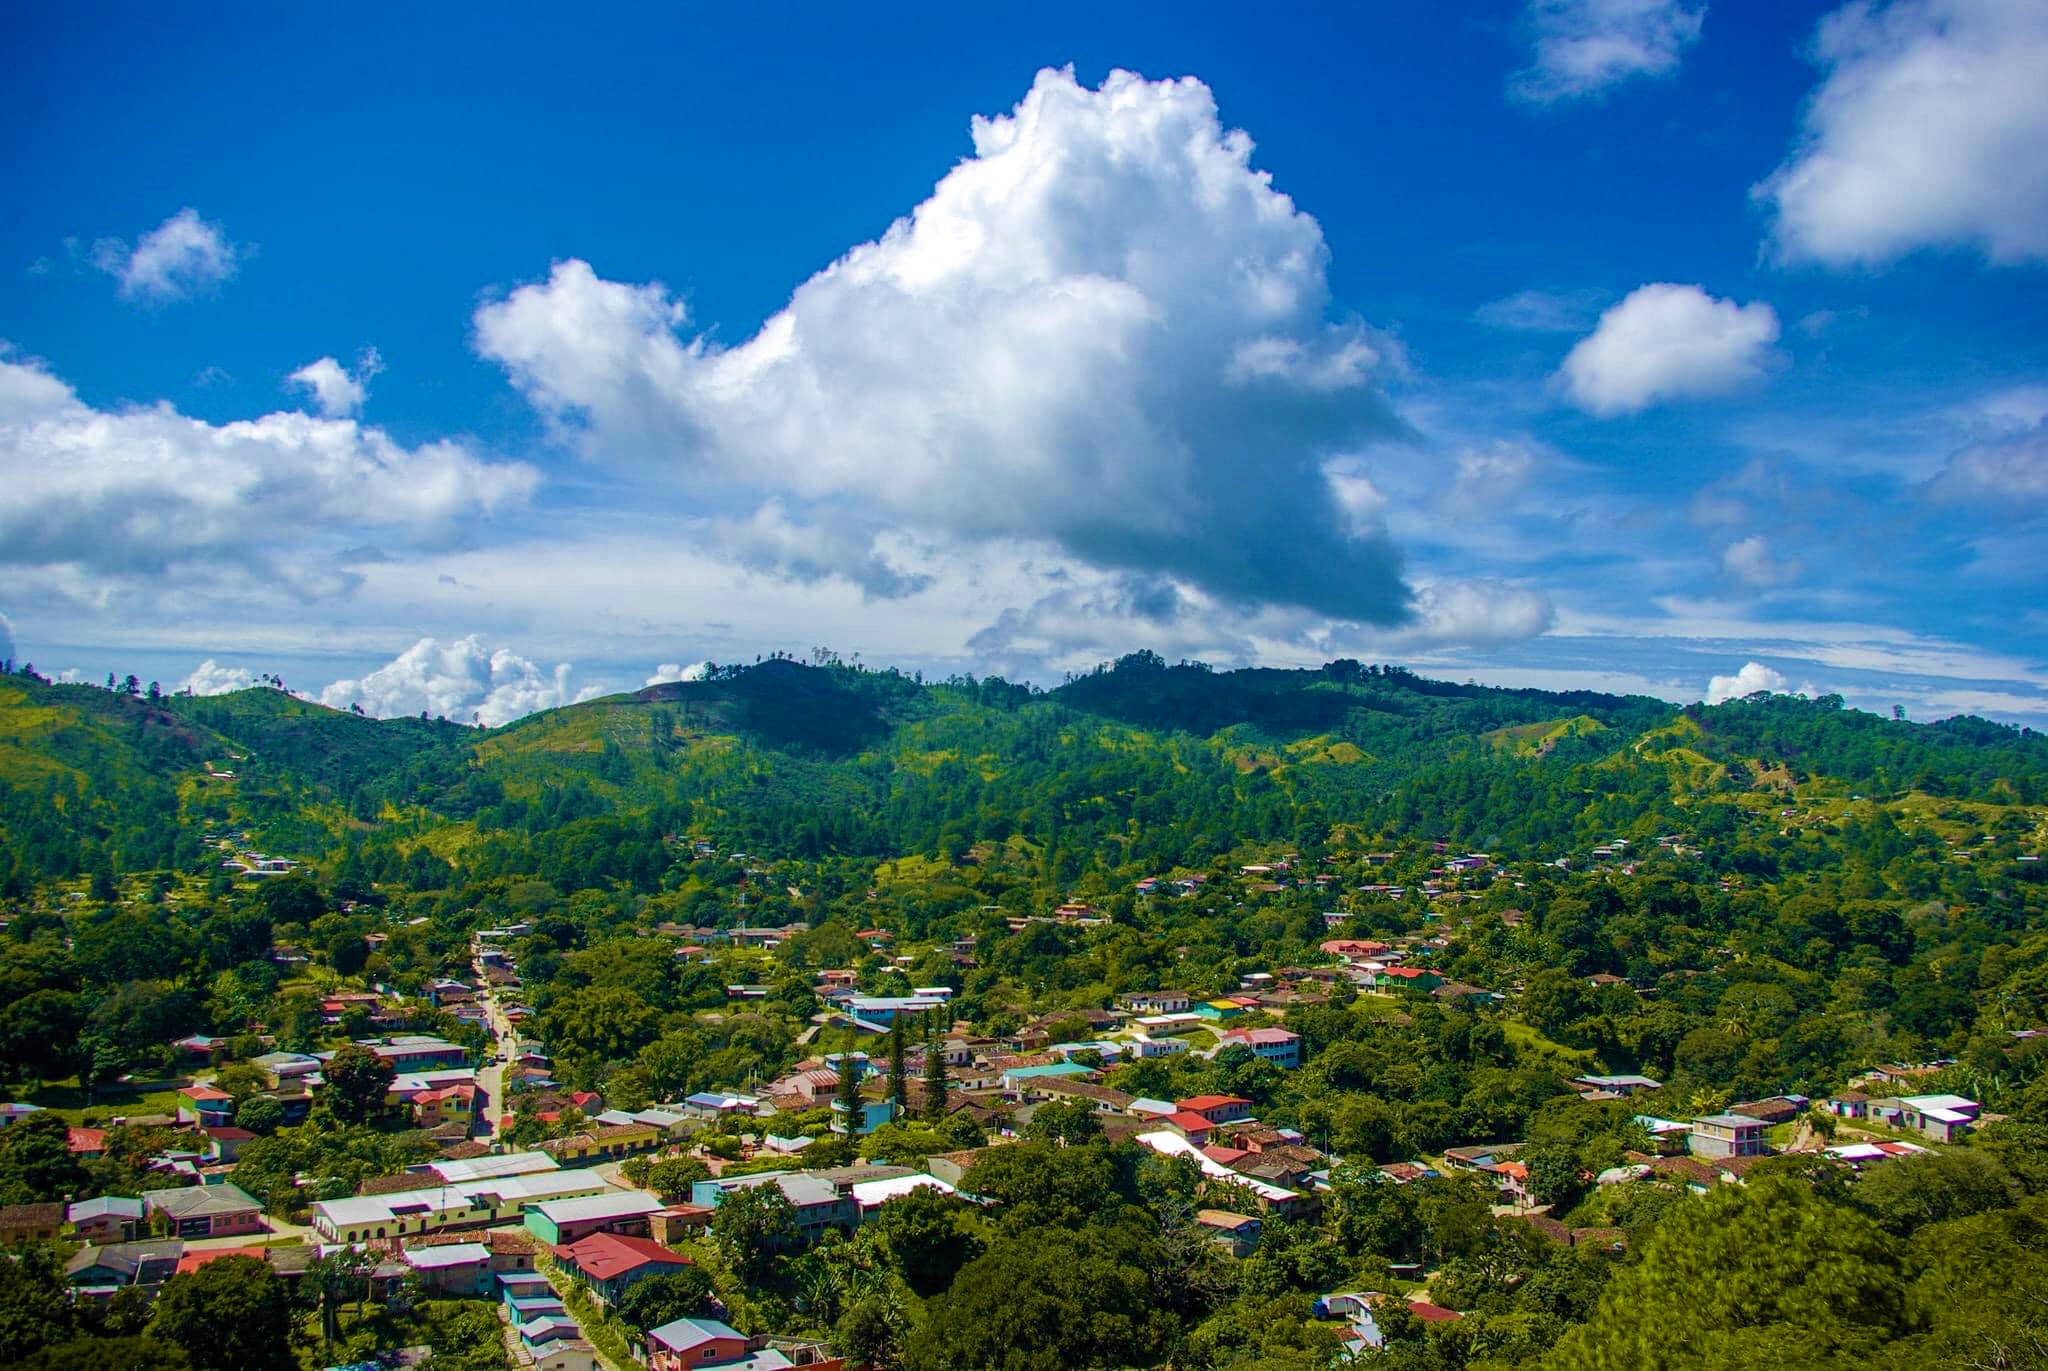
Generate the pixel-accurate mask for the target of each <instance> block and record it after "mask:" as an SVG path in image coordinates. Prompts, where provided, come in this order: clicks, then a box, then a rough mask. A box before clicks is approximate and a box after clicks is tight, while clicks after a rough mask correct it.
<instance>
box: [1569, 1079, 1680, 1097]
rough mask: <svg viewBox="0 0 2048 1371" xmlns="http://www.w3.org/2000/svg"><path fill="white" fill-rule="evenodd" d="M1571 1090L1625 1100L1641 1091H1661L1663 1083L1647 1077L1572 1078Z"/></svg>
mask: <svg viewBox="0 0 2048 1371" xmlns="http://www.w3.org/2000/svg"><path fill="white" fill-rule="evenodd" d="M1572 1088H1573V1089H1574V1090H1577V1091H1578V1092H1579V1093H1580V1094H1581V1095H1592V1094H1603V1093H1604V1094H1606V1095H1611V1096H1613V1097H1614V1098H1616V1099H1624V1100H1625V1099H1627V1098H1628V1097H1629V1096H1631V1095H1633V1094H1635V1093H1637V1092H1638V1091H1642V1090H1662V1089H1663V1088H1664V1086H1663V1083H1662V1082H1659V1081H1653V1080H1651V1079H1650V1078H1649V1077H1648V1076H1574V1077H1572Z"/></svg>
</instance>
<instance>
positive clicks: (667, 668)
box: [644, 662, 711, 686]
mask: <svg viewBox="0 0 2048 1371" xmlns="http://www.w3.org/2000/svg"><path fill="white" fill-rule="evenodd" d="M710 670H711V663H709V662H691V663H690V664H689V665H688V666H684V665H683V664H681V663H680V662H663V663H662V664H661V665H660V666H658V667H656V668H654V674H653V675H652V676H649V677H648V678H647V680H646V681H645V682H644V684H646V685H651V686H657V685H669V684H672V683H673V682H676V681H701V680H703V679H704V677H705V675H706V673H708V672H709V671H710Z"/></svg>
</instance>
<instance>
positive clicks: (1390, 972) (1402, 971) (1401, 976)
mask: <svg viewBox="0 0 2048 1371" xmlns="http://www.w3.org/2000/svg"><path fill="white" fill-rule="evenodd" d="M1443 983H1444V978H1443V974H1442V973H1441V972H1437V971H1431V970H1430V969H1429V968H1428V967H1426V966H1384V967H1381V968H1380V969H1379V971H1378V972H1376V973H1374V975H1373V977H1372V984H1373V986H1374V987H1376V988H1377V989H1380V990H1414V991H1418V992H1428V991H1431V990H1435V989H1436V988H1437V987H1438V986H1440V985H1442V984H1443Z"/></svg>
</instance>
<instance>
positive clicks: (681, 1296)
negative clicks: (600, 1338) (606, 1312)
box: [619, 1266, 711, 1333]
mask: <svg viewBox="0 0 2048 1371" xmlns="http://www.w3.org/2000/svg"><path fill="white" fill-rule="evenodd" d="M710 1301H711V1278H710V1277H709V1276H707V1275H705V1274H704V1273H703V1272H702V1271H699V1270H698V1269H697V1268H696V1267H694V1266H684V1267H678V1268H677V1269H675V1270H672V1271H666V1270H665V1271H663V1272H662V1273H661V1274H660V1275H657V1276H643V1277H641V1278H640V1279H639V1280H637V1281H635V1282H633V1284H632V1285H631V1286H629V1287H628V1288H627V1290H626V1293H625V1294H624V1295H623V1296H621V1297H620V1299H619V1315H620V1317H622V1318H623V1319H625V1321H626V1322H627V1323H629V1324H631V1325H633V1327H635V1328H637V1329H639V1330H640V1331H641V1332H643V1333H644V1332H646V1331H647V1330H648V1329H650V1328H659V1327H661V1325H663V1324H665V1323H670V1322H673V1321H674V1320H676V1319H682V1318H688V1317H690V1316H691V1315H694V1314H701V1313H703V1312H704V1310H705V1309H706V1308H707V1307H708V1306H709V1304H710Z"/></svg>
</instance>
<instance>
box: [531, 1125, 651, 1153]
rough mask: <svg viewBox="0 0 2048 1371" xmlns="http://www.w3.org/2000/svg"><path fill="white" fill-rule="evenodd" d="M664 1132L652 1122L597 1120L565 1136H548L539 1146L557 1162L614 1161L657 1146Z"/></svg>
mask: <svg viewBox="0 0 2048 1371" xmlns="http://www.w3.org/2000/svg"><path fill="white" fill-rule="evenodd" d="M662 1142H663V1135H662V1132H661V1130H660V1129H658V1128H656V1127H654V1125H652V1124H645V1123H624V1124H600V1125H599V1126H597V1127H596V1128H589V1129H584V1130H582V1131H581V1132H577V1133H571V1134H568V1135H567V1136H565V1137H560V1138H550V1139H549V1140H548V1141H546V1142H544V1143H542V1144H541V1145H540V1150H541V1151H543V1152H545V1153H547V1154H548V1155H549V1156H550V1157H553V1158H554V1159H555V1160H556V1161H558V1162H582V1163H590V1162H601V1161H615V1160H617V1159H618V1158H621V1157H630V1156H633V1155H635V1154H637V1153H641V1152H652V1151H653V1150H654V1149H655V1148H657V1147H660V1146H661V1144H662Z"/></svg>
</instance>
